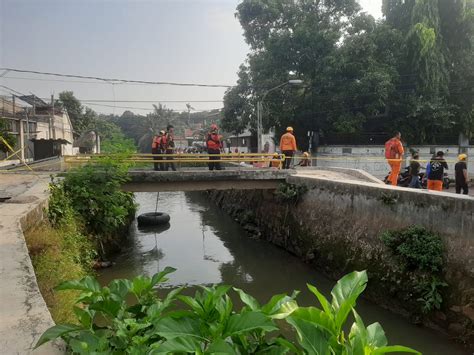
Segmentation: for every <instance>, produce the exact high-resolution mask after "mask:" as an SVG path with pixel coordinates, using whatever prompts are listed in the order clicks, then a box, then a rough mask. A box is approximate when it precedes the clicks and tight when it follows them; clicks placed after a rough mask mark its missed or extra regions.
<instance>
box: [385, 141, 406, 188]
mask: <svg viewBox="0 0 474 355" xmlns="http://www.w3.org/2000/svg"><path fill="white" fill-rule="evenodd" d="M400 138H402V134H401V133H400V132H397V133H396V134H395V135H394V136H393V138H391V139H389V140H388V141H387V142H385V158H386V159H387V162H388V165H390V169H391V170H390V176H389V177H388V181H390V183H391V184H392V186H397V183H398V175H399V174H400V168H401V166H402V157H403V153H404V152H405V151H404V149H403V144H402V141H401V140H400Z"/></svg>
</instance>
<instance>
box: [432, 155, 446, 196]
mask: <svg viewBox="0 0 474 355" xmlns="http://www.w3.org/2000/svg"><path fill="white" fill-rule="evenodd" d="M444 169H448V164H447V163H446V160H444V152H442V151H439V152H437V153H436V156H435V157H434V158H432V159H431V161H430V172H429V174H428V190H432V191H443V177H444Z"/></svg>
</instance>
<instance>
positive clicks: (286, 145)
mask: <svg viewBox="0 0 474 355" xmlns="http://www.w3.org/2000/svg"><path fill="white" fill-rule="evenodd" d="M280 150H281V152H282V153H283V154H285V162H284V164H283V169H289V168H290V165H291V160H292V159H293V155H295V152H296V150H297V148H296V139H295V136H294V135H293V127H287V128H286V133H285V134H284V135H282V136H281V138H280Z"/></svg>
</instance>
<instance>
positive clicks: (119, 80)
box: [0, 68, 233, 88]
mask: <svg viewBox="0 0 474 355" xmlns="http://www.w3.org/2000/svg"><path fill="white" fill-rule="evenodd" d="M0 70H7V71H12V72H16V73H29V74H37V75H46V76H57V77H63V78H76V79H88V80H97V81H103V82H107V83H109V84H112V83H116V84H118V83H136V84H147V85H171V86H197V87H209V88H230V87H232V86H233V85H223V84H198V83H176V82H171V81H146V80H128V79H114V78H102V77H96V76H84V75H76V74H59V73H50V72H41V71H36V70H24V69H13V68H0Z"/></svg>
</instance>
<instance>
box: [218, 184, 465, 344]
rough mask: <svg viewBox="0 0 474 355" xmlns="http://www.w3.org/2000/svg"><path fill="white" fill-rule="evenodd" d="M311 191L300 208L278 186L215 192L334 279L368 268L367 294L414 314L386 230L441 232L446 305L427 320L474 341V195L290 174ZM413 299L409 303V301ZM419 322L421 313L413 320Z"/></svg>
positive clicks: (253, 226) (251, 224)
mask: <svg viewBox="0 0 474 355" xmlns="http://www.w3.org/2000/svg"><path fill="white" fill-rule="evenodd" d="M287 181H288V182H289V183H292V184H296V185H305V186H306V187H307V188H308V191H307V192H306V193H305V194H304V195H303V196H302V198H301V200H300V202H299V203H298V204H297V205H296V206H292V205H285V203H282V202H279V201H278V200H277V199H276V197H275V194H274V191H270V190H267V191H253V192H250V191H237V190H235V191H214V192H210V193H209V194H210V197H211V199H213V200H214V201H215V202H216V203H217V204H218V205H219V206H221V207H222V208H223V209H224V210H225V211H227V212H229V213H230V214H231V215H232V216H233V217H234V218H236V219H237V220H239V221H240V222H241V224H243V225H244V227H245V228H246V229H248V230H249V231H250V232H251V233H255V234H258V235H261V237H262V238H264V239H266V240H268V241H271V242H273V243H275V244H277V245H279V246H281V247H283V248H285V249H287V250H289V251H290V252H292V253H294V254H296V255H298V256H300V257H301V258H302V259H304V260H306V261H307V262H309V263H311V264H314V265H315V267H317V268H318V269H320V270H324V271H325V272H326V273H327V274H329V275H330V276H332V277H334V278H339V277H341V276H342V275H343V274H345V273H348V272H350V271H353V270H361V269H367V270H368V273H369V280H370V281H369V287H368V291H367V296H369V298H371V299H372V300H373V301H375V302H377V303H379V304H381V305H383V306H385V307H387V308H390V309H392V310H394V311H397V312H400V313H402V314H405V315H407V316H413V312H414V309H413V305H414V304H415V305H416V302H417V301H416V299H414V295H413V294H412V291H413V289H411V290H410V289H406V288H405V287H404V286H405V283H406V281H407V280H406V277H408V276H407V274H406V273H404V272H403V270H400V266H399V263H397V262H395V261H396V260H394V256H393V255H391V254H390V251H389V250H388V249H387V247H385V245H384V244H383V242H382V241H381V239H380V235H381V234H382V233H383V232H384V231H387V230H397V229H401V228H403V227H407V226H411V225H419V226H423V227H426V228H427V229H429V230H431V231H433V232H436V233H439V234H440V235H441V237H442V240H443V242H444V246H445V255H444V257H445V260H446V266H445V271H444V275H443V276H444V279H445V280H446V281H447V282H448V284H449V286H448V287H446V288H445V289H443V290H442V294H443V297H444V304H443V307H442V309H441V310H440V311H436V312H434V313H433V314H432V316H431V317H429V318H427V319H425V320H424V322H425V324H427V325H429V326H432V327H435V328H440V329H444V330H445V331H447V332H449V333H451V334H453V335H456V336H460V337H463V338H464V339H469V338H470V340H468V341H470V342H472V340H473V337H472V335H473V334H472V330H473V321H474V199H473V198H470V197H466V196H456V195H454V194H448V193H432V192H431V193H430V192H428V191H419V190H416V191H415V190H411V189H404V188H393V187H391V186H385V185H380V184H375V183H365V182H356V181H334V180H330V179H324V178H315V177H312V176H299V175H296V176H290V177H288V179H287ZM408 301H410V302H408ZM414 320H415V319H414Z"/></svg>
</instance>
